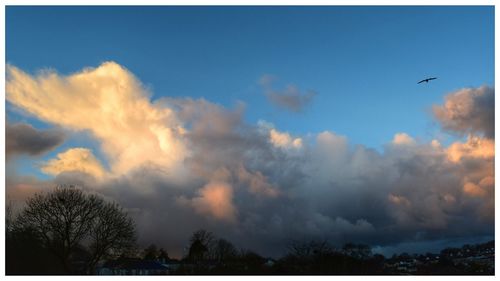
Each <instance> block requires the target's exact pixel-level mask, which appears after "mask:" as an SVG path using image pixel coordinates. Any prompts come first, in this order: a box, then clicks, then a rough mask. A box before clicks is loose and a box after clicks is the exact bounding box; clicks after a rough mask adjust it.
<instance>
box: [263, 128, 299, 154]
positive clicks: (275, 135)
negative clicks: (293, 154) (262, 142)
mask: <svg viewBox="0 0 500 281" xmlns="http://www.w3.org/2000/svg"><path fill="white" fill-rule="evenodd" d="M269 140H270V141H271V143H272V144H273V145H274V146H276V147H281V148H295V149H298V148H301V147H302V139H301V138H292V137H291V136H290V134H289V133H286V132H285V133H283V132H279V131H277V130H276V129H271V130H270V131H269Z"/></svg>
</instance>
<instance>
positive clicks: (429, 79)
mask: <svg viewBox="0 0 500 281" xmlns="http://www.w3.org/2000/svg"><path fill="white" fill-rule="evenodd" d="M434 79H437V77H431V78H427V79H424V80H421V81H419V82H418V83H417V84H420V83H422V82H425V83H429V81H431V80H434Z"/></svg>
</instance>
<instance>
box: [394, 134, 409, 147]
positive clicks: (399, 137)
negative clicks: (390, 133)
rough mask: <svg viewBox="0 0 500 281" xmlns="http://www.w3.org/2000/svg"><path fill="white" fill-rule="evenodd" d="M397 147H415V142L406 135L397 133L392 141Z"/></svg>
mask: <svg viewBox="0 0 500 281" xmlns="http://www.w3.org/2000/svg"><path fill="white" fill-rule="evenodd" d="M392 143H393V144H395V145H414V144H415V140H414V139H413V138H412V137H410V136H409V135H408V134H406V133H397V134H396V135H394V138H393V139H392Z"/></svg>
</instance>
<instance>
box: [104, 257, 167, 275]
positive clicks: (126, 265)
mask: <svg viewBox="0 0 500 281" xmlns="http://www.w3.org/2000/svg"><path fill="white" fill-rule="evenodd" d="M168 273H169V268H168V267H167V266H165V265H163V264H161V263H159V262H157V261H151V260H142V259H138V258H119V259H116V260H111V261H108V262H106V263H104V264H103V265H102V266H101V267H99V268H98V270H97V274H98V275H165V274H168Z"/></svg>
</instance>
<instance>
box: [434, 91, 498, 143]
mask: <svg viewBox="0 0 500 281" xmlns="http://www.w3.org/2000/svg"><path fill="white" fill-rule="evenodd" d="M433 112H434V116H435V117H436V119H437V120H438V121H439V122H440V123H441V126H442V127H443V129H445V130H448V131H452V132H456V133H460V134H476V133H482V134H484V136H485V137H487V138H494V137H495V89H494V88H490V87H487V86H482V87H479V88H464V89H461V90H458V91H456V92H453V93H451V94H449V95H447V96H446V97H445V103H444V104H443V105H434V107H433Z"/></svg>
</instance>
